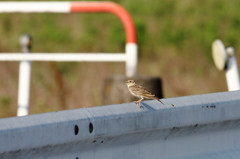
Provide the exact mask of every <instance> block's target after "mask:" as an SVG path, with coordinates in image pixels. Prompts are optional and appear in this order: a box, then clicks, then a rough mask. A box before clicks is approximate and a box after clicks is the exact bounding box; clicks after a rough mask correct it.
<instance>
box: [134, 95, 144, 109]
mask: <svg viewBox="0 0 240 159" xmlns="http://www.w3.org/2000/svg"><path fill="white" fill-rule="evenodd" d="M143 99H144V98H143V97H141V99H140V100H138V101H134V103H136V104H137V105H138V106H139V107H140V106H141V103H140V102H141V101H142V100H143Z"/></svg>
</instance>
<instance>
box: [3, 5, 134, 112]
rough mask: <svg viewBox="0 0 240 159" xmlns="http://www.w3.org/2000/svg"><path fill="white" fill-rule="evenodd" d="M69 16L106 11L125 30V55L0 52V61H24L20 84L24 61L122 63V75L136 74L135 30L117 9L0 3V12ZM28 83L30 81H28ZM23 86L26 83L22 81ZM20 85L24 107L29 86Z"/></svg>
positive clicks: (24, 69) (25, 68) (25, 70)
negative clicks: (123, 73) (115, 16)
mask: <svg viewBox="0 0 240 159" xmlns="http://www.w3.org/2000/svg"><path fill="white" fill-rule="evenodd" d="M14 12H21V13H45V12H53V13H70V12H110V13H113V14H115V15H117V16H118V18H119V19H120V20H121V21H122V22H123V25H124V27H125V31H126V48H125V51H126V52H125V53H95V54H88V53H61V54H59V53H32V54H22V53H11V54H10V53H1V54H0V61H24V62H21V65H20V70H21V71H20V73H19V74H20V75H19V77H20V78H22V80H21V81H23V80H26V78H28V79H30V77H28V76H30V73H29V71H30V70H29V69H30V68H29V66H30V65H29V62H28V61H61V62H64V61H72V62H81V61H85V62H87V61H92V62H125V63H126V76H127V77H133V76H136V73H137V44H136V33H135V27H134V24H133V22H132V19H131V17H130V15H129V14H128V13H127V11H126V10H125V9H123V8H122V7H121V6H119V5H117V4H115V3H112V2H0V13H14ZM29 82H30V81H29ZM24 83H26V82H24ZM24 83H22V82H20V83H19V84H23V85H22V86H19V88H20V89H21V90H19V93H20V94H19V96H18V97H19V98H21V99H19V101H22V102H20V103H23V104H27V103H28V102H26V101H29V95H28V94H29V91H28V90H27V89H29V87H28V86H27V85H24ZM20 107H22V108H23V107H24V108H26V111H23V112H25V113H18V115H20V116H21V115H27V114H28V111H27V110H28V106H26V105H22V106H21V105H19V109H20Z"/></svg>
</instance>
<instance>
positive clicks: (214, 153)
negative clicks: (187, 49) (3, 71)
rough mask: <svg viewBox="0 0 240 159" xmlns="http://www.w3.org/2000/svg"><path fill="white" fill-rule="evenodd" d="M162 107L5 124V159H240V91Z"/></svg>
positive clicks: (149, 104)
mask: <svg viewBox="0 0 240 159" xmlns="http://www.w3.org/2000/svg"><path fill="white" fill-rule="evenodd" d="M162 101H163V102H164V103H165V105H162V104H160V103H159V102H157V101H154V100H151V101H145V102H142V105H143V106H144V109H140V108H139V107H138V106H136V105H135V104H134V103H124V104H117V105H108V106H100V107H92V108H82V109H75V110H66V111H59V112H51V113H44V114H37V115H29V116H24V117H13V118H5V119H0V158H1V159H5V158H6V159H8V158H9V159H13V158H14V159H18V158H19V159H28V158H31V159H33V158H44V159H55V158H56V159H65V158H66V159H112V158H114V159H154V158H167V159H192V158H197V159H202V158H204V159H206V158H211V159H213V158H214V159H222V158H224V159H226V158H228V159H230V158H240V91H233V92H222V93H213V94H204V95H194V96H186V97H179V98H168V99H163V100H162ZM79 104H81V103H79ZM172 105H174V106H175V107H172Z"/></svg>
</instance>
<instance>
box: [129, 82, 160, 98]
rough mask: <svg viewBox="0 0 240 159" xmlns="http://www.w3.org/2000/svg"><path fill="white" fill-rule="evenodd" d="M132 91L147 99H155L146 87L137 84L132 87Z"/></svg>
mask: <svg viewBox="0 0 240 159" xmlns="http://www.w3.org/2000/svg"><path fill="white" fill-rule="evenodd" d="M131 90H132V92H133V93H134V94H138V95H141V96H145V97H154V96H155V95H154V94H152V93H151V92H149V91H148V90H146V89H145V88H144V87H142V86H139V85H137V84H135V85H134V86H132V87H131Z"/></svg>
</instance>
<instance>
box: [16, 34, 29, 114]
mask: <svg viewBox="0 0 240 159" xmlns="http://www.w3.org/2000/svg"><path fill="white" fill-rule="evenodd" d="M20 45H21V49H22V52H23V53H29V52H30V47H31V38H30V36H29V35H23V36H21V37H20ZM30 74H31V62H30V61H21V62H20V66H19V83H18V110H17V116H24V115H28V108H29V92H30Z"/></svg>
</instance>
